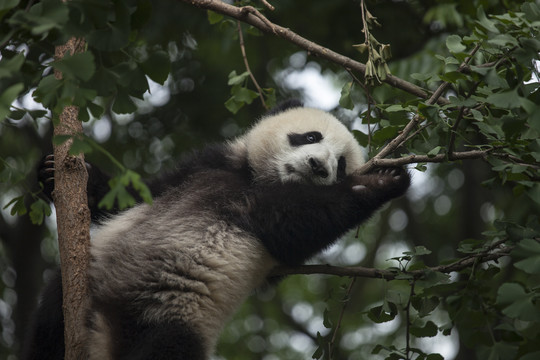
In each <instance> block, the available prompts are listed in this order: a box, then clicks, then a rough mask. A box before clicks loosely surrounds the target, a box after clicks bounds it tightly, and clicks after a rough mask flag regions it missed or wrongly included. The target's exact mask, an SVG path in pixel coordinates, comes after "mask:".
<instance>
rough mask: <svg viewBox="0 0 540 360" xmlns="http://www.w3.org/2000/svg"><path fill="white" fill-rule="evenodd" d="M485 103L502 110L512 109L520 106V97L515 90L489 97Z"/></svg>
mask: <svg viewBox="0 0 540 360" xmlns="http://www.w3.org/2000/svg"><path fill="white" fill-rule="evenodd" d="M486 101H487V102H488V103H490V104H493V105H495V106H499V107H502V108H507V109H513V108H517V107H519V106H520V105H521V102H520V96H519V95H518V93H517V91H516V90H510V91H504V92H500V93H496V94H492V95H489V96H488V97H487V98H486Z"/></svg>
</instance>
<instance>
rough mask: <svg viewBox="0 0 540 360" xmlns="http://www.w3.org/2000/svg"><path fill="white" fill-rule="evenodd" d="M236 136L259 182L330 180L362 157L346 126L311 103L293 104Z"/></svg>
mask: <svg viewBox="0 0 540 360" xmlns="http://www.w3.org/2000/svg"><path fill="white" fill-rule="evenodd" d="M239 141H240V143H242V144H243V147H245V153H246V154H247V158H248V162H249V165H250V167H251V168H252V169H253V175H254V179H255V181H258V182H266V183H273V182H280V183H286V182H299V183H311V184H315V185H330V184H334V183H336V182H338V181H340V180H341V179H343V178H344V177H345V175H347V174H350V173H351V172H353V171H354V170H356V169H357V168H358V167H360V165H362V164H363V162H364V154H363V151H362V149H361V148H360V146H359V145H358V143H357V141H356V140H355V139H354V137H353V136H352V134H351V133H350V132H349V131H348V130H347V128H346V127H345V126H344V125H343V124H342V123H341V122H339V120H337V119H336V118H335V117H333V116H332V115H330V114H328V113H326V112H324V111H321V110H316V109H310V108H294V109H289V110H287V111H285V112H282V113H278V114H277V115H273V116H269V117H266V118H263V119H261V120H260V121H259V123H258V124H256V125H255V126H254V127H253V128H252V129H251V130H250V131H248V133H247V134H246V135H244V136H243V137H242V138H240V139H239Z"/></svg>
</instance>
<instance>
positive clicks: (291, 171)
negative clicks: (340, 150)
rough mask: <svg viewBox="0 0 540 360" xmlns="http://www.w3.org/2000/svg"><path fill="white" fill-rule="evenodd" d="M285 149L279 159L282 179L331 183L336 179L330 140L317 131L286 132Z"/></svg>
mask: <svg viewBox="0 0 540 360" xmlns="http://www.w3.org/2000/svg"><path fill="white" fill-rule="evenodd" d="M287 139H288V145H289V149H288V150H287V151H285V152H284V153H283V155H282V157H281V158H280V159H279V161H277V162H276V164H275V165H276V166H277V167H278V172H279V178H280V180H281V181H282V182H289V181H293V182H307V183H314V184H320V185H325V184H332V183H335V182H337V181H338V160H339V159H340V158H343V159H344V157H343V156H342V155H341V154H336V153H335V149H334V148H333V146H331V145H332V144H328V141H326V139H325V138H324V137H323V135H322V133H321V132H319V131H308V132H306V133H302V134H298V133H289V134H287Z"/></svg>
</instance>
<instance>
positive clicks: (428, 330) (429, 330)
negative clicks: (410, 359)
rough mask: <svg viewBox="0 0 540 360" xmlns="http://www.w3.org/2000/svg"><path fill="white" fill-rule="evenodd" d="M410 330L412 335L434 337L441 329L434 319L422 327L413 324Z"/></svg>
mask: <svg viewBox="0 0 540 360" xmlns="http://www.w3.org/2000/svg"><path fill="white" fill-rule="evenodd" d="M409 332H410V333H411V335H414V336H416V337H433V336H435V335H437V333H438V332H439V329H438V327H437V325H435V324H434V323H433V322H432V321H428V322H426V324H425V325H424V326H422V327H420V326H411V327H410V328H409Z"/></svg>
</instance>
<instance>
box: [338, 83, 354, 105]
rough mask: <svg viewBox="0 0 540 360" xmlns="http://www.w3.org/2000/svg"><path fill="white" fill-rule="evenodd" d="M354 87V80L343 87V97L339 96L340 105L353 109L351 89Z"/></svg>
mask: <svg viewBox="0 0 540 360" xmlns="http://www.w3.org/2000/svg"><path fill="white" fill-rule="evenodd" d="M352 88H353V82H352V81H351V82H348V83H346V84H345V85H344V86H343V88H342V89H341V97H340V98H339V105H340V106H341V107H343V108H345V109H349V110H351V109H353V108H354V102H353V101H352V98H351V90H352Z"/></svg>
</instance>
